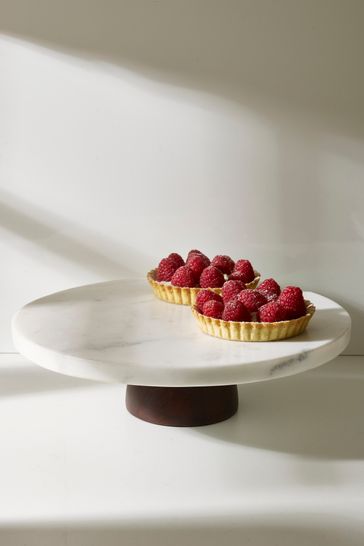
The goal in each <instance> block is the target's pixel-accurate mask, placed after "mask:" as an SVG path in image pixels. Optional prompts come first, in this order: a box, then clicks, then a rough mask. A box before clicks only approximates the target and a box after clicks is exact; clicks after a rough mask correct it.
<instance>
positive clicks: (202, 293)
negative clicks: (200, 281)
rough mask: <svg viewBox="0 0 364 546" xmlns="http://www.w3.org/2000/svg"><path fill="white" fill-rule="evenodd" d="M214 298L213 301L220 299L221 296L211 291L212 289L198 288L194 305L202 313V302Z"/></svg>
mask: <svg viewBox="0 0 364 546" xmlns="http://www.w3.org/2000/svg"><path fill="white" fill-rule="evenodd" d="M210 300H215V301H221V302H222V297H221V296H219V294H216V292H213V291H212V290H199V292H198V294H197V296H196V307H197V311H198V312H199V313H202V309H203V306H204V304H205V303H206V302H207V301H210Z"/></svg>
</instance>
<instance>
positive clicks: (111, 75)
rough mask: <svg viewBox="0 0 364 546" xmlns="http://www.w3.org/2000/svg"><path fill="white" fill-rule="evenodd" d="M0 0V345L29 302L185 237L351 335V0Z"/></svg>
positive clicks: (359, 147) (141, 264)
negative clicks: (337, 316) (311, 304)
mask: <svg viewBox="0 0 364 546" xmlns="http://www.w3.org/2000/svg"><path fill="white" fill-rule="evenodd" d="M0 4H1V5H0V32H1V33H2V35H1V36H0V74H1V84H0V119H1V124H0V252H1V268H0V301H1V305H0V350H3V351H6V350H12V349H13V346H12V343H11V332H10V318H11V316H12V315H13V313H14V312H15V311H16V309H18V308H19V307H21V306H22V305H24V304H25V303H26V302H27V301H31V300H33V299H35V298H37V297H40V296H43V295H45V294H47V293H50V292H54V291H56V290H62V289H65V288H69V287H71V286H77V285H81V284H85V283H90V282H96V281H99V280H109V279H114V278H120V277H121V276H135V275H137V276H140V277H141V276H143V275H144V274H145V272H146V271H148V270H150V269H151V267H152V266H153V265H155V264H156V262H157V261H158V259H159V258H160V257H161V256H162V255H165V254H168V253H169V252H171V251H173V250H177V251H180V252H186V251H188V250H189V248H191V247H201V248H202V250H205V251H206V252H207V253H209V254H210V255H214V254H216V253H219V252H226V253H228V254H231V255H232V256H233V257H235V258H237V257H239V256H242V257H248V258H251V259H252V261H253V263H254V264H255V265H256V267H257V269H258V270H259V271H262V273H263V275H264V276H274V277H277V279H278V280H279V281H280V282H282V284H299V285H302V286H303V288H304V289H305V290H312V291H315V292H318V293H324V294H328V295H329V296H330V297H331V298H332V299H334V300H336V301H338V302H339V303H341V304H342V305H343V306H344V307H345V308H347V309H348V311H349V312H350V314H351V316H352V317H353V335H352V341H351V345H350V347H349V348H348V350H349V351H351V352H352V353H355V354H359V353H363V352H364V336H363V335H362V332H363V327H364V320H363V315H364V283H363V281H362V279H363V278H364V225H363V218H364V184H363V178H364V138H363V135H364V109H363V96H364V71H363V66H362V65H363V58H362V52H363V49H364V34H363V28H362V21H363V20H364V2H360V1H356V0H346V1H343V0H330V1H325V0H304V1H303V0H302V1H301V2H292V0H277V1H274V2H271V1H268V0H259V1H255V2H252V1H251V0H239V1H238V2H237V1H231V2H228V6H226V3H225V2H223V1H221V0H196V1H195V2H193V1H190V2H185V1H183V0H174V1H170V0H158V2H153V1H150V0H138V1H137V2H135V1H134V0H121V1H120V2H117V1H114V0H109V1H108V2H106V7H105V3H104V2H102V1H100V0H73V1H70V0H64V1H60V2H56V1H53V2H49V0H32V1H29V0H1V2H0ZM338 37H339V38H340V39H339V38H338ZM181 201H182V202H181Z"/></svg>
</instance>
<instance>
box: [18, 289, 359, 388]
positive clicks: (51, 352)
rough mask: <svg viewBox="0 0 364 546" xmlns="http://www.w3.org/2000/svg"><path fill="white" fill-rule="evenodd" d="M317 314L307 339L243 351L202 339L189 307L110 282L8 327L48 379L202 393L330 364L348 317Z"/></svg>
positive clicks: (333, 307) (323, 305)
mask: <svg viewBox="0 0 364 546" xmlns="http://www.w3.org/2000/svg"><path fill="white" fill-rule="evenodd" d="M305 298H306V299H309V300H310V301H312V302H313V303H314V305H315V306H316V313H315V315H314V316H313V318H312V320H311V322H310V324H309V326H308V329H307V331H306V332H304V333H303V334H301V335H300V336H297V337H295V338H292V339H288V340H284V341H274V342H261V343H252V342H250V343H248V342H244V343H242V342H237V341H226V340H222V339H218V338H214V337H210V336H208V335H206V334H204V333H202V332H201V330H200V329H199V326H198V324H197V322H196V321H195V319H194V317H193V316H192V313H191V310H190V308H189V307H186V306H182V305H173V304H169V303H165V302H163V301H160V300H158V299H156V298H155V296H154V295H153V294H152V292H151V289H150V287H149V285H148V284H147V282H146V281H145V280H117V281H110V282H104V283H98V284H91V285H86V286H81V287H78V288H72V289H70V290H65V291H63V292H57V293H55V294H51V295H49V296H46V297H44V298H41V299H38V300H36V301H33V302H32V303H29V304H28V305H26V306H25V307H23V308H22V309H21V310H20V311H18V313H17V314H16V315H15V317H14V319H13V337H14V343H15V346H16V348H17V349H18V350H19V352H20V353H22V354H23V355H24V356H26V357H27V358H29V359H30V360H32V361H33V362H35V363H37V364H39V365H40V366H43V367H44V368H48V369H50V370H53V371H55V372H59V373H62V374H66V375H71V376H76V377H82V378H88V379H94V380H99V381H109V382H120V383H128V384H134V385H155V386H203V385H225V384H226V385H227V384H236V383H247V382H252V381H263V380H266V379H273V378H276V377H282V376H286V375H291V374H295V373H299V372H302V371H304V370H307V369H310V368H314V367H316V366H319V365H320V364H323V363H325V362H327V361H329V360H331V359H333V358H334V357H335V356H337V355H338V354H339V353H340V352H341V351H343V349H344V348H345V347H346V345H347V343H348V341H349V337H350V317H349V315H348V313H347V312H346V311H345V310H344V309H343V308H342V307H341V306H340V305H338V304H337V303H335V302H334V301H332V300H330V299H328V298H326V297H324V296H321V295H319V294H315V293H313V292H306V293H305Z"/></svg>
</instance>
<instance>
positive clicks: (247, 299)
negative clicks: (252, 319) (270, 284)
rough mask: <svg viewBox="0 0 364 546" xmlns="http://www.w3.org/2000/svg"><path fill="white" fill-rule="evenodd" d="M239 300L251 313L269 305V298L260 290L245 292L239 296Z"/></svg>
mask: <svg viewBox="0 0 364 546" xmlns="http://www.w3.org/2000/svg"><path fill="white" fill-rule="evenodd" d="M238 300H239V301H241V303H243V304H244V305H245V307H246V308H247V309H248V311H250V312H251V313H255V312H256V311H258V309H259V307H261V306H262V305H265V304H266V303H267V298H266V297H265V296H263V294H261V293H260V292H258V290H250V289H247V290H243V291H242V292H240V294H239V296H238Z"/></svg>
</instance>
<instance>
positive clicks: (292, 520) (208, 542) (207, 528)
mask: <svg viewBox="0 0 364 546" xmlns="http://www.w3.org/2000/svg"><path fill="white" fill-rule="evenodd" d="M315 508H316V507H315ZM318 512H319V511H317V510H314V509H313V510H312V513H314V514H315V515H313V514H304V513H301V514H300V515H299V516H292V515H290V514H287V513H286V514H285V515H284V516H282V515H281V516H277V518H276V521H274V516H272V515H269V516H264V514H263V516H261V517H257V516H252V515H250V517H249V520H248V521H244V516H242V515H239V524H238V523H237V521H236V520H235V521H231V522H227V521H226V519H223V520H222V521H221V522H220V524H219V521H218V519H219V518H213V523H211V519H210V520H209V521H203V519H202V518H200V521H199V522H198V523H192V524H191V522H189V521H188V522H185V523H183V520H181V518H179V520H178V522H175V523H169V522H167V523H163V524H161V523H153V522H148V521H145V520H142V521H141V522H140V523H139V524H138V523H125V525H123V524H122V523H113V522H108V523H103V522H101V523H98V522H95V521H94V520H93V521H92V522H83V523H74V522H73V523H72V524H70V523H68V522H65V523H64V525H59V524H58V525H50V524H48V525H34V526H20V525H19V526H14V527H10V526H1V530H0V540H1V542H2V543H3V544H8V545H11V544H20V543H24V544H27V546H61V544H64V540H65V537H67V538H66V540H67V544H69V546H76V545H77V546H86V545H87V546H100V545H101V544H102V545H103V546H119V545H120V544H121V543H122V544H130V545H131V544H132V545H133V546H145V545H146V544H149V545H150V546H167V545H168V546H170V545H171V544H173V546H182V545H183V546H185V545H186V544H188V545H191V546H221V544H224V545H226V546H242V544H244V545H245V544H246V545H248V544H249V546H272V545H275V544H279V546H293V545H294V546H313V545H314V546H362V544H363V540H364V534H363V529H362V527H361V525H360V524H359V522H358V523H356V522H355V521H353V520H352V519H350V520H349V519H346V520H345V518H344V517H343V516H342V515H341V514H331V518H330V517H329V516H330V514H324V515H322V517H321V521H320V514H319V513H318ZM245 518H246V516H245ZM216 519H217V521H216Z"/></svg>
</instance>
